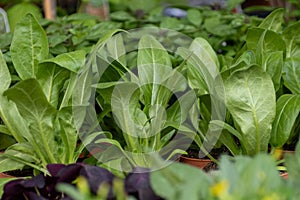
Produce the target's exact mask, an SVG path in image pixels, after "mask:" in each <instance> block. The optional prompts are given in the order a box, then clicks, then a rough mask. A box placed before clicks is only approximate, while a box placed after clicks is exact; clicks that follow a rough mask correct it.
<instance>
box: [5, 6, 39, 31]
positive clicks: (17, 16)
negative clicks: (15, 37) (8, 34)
mask: <svg viewBox="0 0 300 200" xmlns="http://www.w3.org/2000/svg"><path fill="white" fill-rule="evenodd" d="M27 13H32V14H33V15H34V16H35V17H37V18H38V19H40V18H43V16H42V13H41V9H40V7H38V6H37V5H34V4H33V3H31V2H26V1H23V2H22V3H17V4H15V5H14V6H12V7H10V8H9V9H8V10H7V17H8V21H9V25H10V30H11V31H12V32H14V30H15V27H16V25H17V23H18V22H19V21H21V20H22V19H23V18H24V17H25V16H26V14H27Z"/></svg>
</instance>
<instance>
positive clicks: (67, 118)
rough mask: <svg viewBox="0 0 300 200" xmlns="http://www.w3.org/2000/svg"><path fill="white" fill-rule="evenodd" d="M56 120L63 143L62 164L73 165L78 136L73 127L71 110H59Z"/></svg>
mask: <svg viewBox="0 0 300 200" xmlns="http://www.w3.org/2000/svg"><path fill="white" fill-rule="evenodd" d="M57 118H58V122H59V125H60V126H59V127H60V129H59V130H60V131H59V132H60V136H61V138H62V142H63V145H62V147H63V151H62V155H63V159H62V160H63V163H70V164H71V163H74V162H76V159H77V155H75V152H76V145H77V139H78V136H77V131H76V129H75V126H74V125H73V117H72V108H71V107H65V108H63V109H61V110H59V112H58V115H57ZM77 153H80V152H77ZM78 156H79V155H78Z"/></svg>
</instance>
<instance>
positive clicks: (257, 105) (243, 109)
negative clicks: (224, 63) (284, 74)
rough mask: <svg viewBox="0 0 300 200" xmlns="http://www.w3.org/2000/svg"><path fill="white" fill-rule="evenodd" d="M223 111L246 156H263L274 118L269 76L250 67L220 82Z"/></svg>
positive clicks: (273, 100) (272, 90)
mask: <svg viewBox="0 0 300 200" xmlns="http://www.w3.org/2000/svg"><path fill="white" fill-rule="evenodd" d="M224 86H225V94H226V107H227V108H228V110H229V112H230V114H231V115H232V117H233V120H234V122H235V125H236V128H237V129H238V131H239V132H241V133H242V135H243V138H244V140H243V141H241V142H244V143H243V144H242V145H243V146H244V148H245V150H246V153H247V154H248V155H254V154H256V153H259V152H261V151H262V152H266V151H267V147H268V142H269V139H270V136H271V135H270V134H271V126H272V122H273V120H274V117H275V112H276V108H275V106H276V105H275V90H274V86H273V83H272V80H271V78H270V76H269V75H268V74H267V73H265V72H263V71H262V70H261V69H259V67H257V66H253V67H251V68H249V69H246V70H243V71H237V72H235V73H234V74H232V75H231V76H230V77H229V78H228V79H227V80H225V81H224Z"/></svg>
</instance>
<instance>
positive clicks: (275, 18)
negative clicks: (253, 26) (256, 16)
mask: <svg viewBox="0 0 300 200" xmlns="http://www.w3.org/2000/svg"><path fill="white" fill-rule="evenodd" d="M283 14H284V9H283V8H278V9H276V10H274V11H273V12H272V13H271V14H269V15H268V16H267V17H266V18H265V19H264V20H263V21H262V22H261V23H260V25H259V26H258V27H259V28H263V29H268V30H272V31H274V32H278V31H280V29H281V26H282V24H283V20H284V18H283Z"/></svg>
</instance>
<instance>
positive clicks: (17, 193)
mask: <svg viewBox="0 0 300 200" xmlns="http://www.w3.org/2000/svg"><path fill="white" fill-rule="evenodd" d="M21 182H23V179H18V180H12V181H10V182H8V183H6V184H5V185H4V188H3V195H2V198H1V200H10V199H18V197H19V199H20V200H21V199H24V198H23V197H22V196H23V195H22V194H23V192H24V188H23V186H22V185H21V184H20V183H21Z"/></svg>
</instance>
